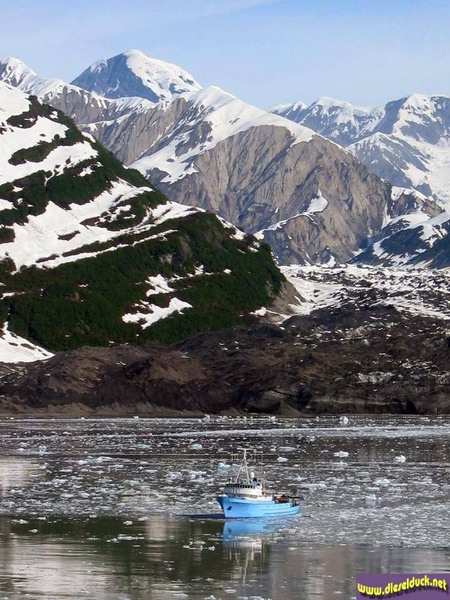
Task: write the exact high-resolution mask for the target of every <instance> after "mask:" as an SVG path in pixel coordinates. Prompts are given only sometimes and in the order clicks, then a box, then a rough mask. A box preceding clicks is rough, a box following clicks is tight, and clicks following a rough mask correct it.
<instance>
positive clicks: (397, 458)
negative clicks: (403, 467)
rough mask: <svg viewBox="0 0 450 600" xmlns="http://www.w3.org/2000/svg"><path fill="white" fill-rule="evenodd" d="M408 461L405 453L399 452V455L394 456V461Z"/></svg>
mask: <svg viewBox="0 0 450 600" xmlns="http://www.w3.org/2000/svg"><path fill="white" fill-rule="evenodd" d="M405 461H406V456H404V455H403V454H399V455H398V456H394V462H398V463H404V462H405Z"/></svg>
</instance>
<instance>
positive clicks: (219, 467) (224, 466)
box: [217, 462, 231, 471]
mask: <svg viewBox="0 0 450 600" xmlns="http://www.w3.org/2000/svg"><path fill="white" fill-rule="evenodd" d="M217 468H218V469H219V470H220V471H222V470H224V469H231V465H227V464H226V463H224V462H220V463H218V464H217Z"/></svg>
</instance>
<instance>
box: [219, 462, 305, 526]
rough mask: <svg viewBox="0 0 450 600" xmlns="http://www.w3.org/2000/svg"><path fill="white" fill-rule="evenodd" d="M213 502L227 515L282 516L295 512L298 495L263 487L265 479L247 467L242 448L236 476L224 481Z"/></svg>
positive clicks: (229, 517) (297, 509)
mask: <svg viewBox="0 0 450 600" xmlns="http://www.w3.org/2000/svg"><path fill="white" fill-rule="evenodd" d="M217 502H218V503H219V504H220V506H221V508H222V510H223V514H224V517H225V518H227V519H242V518H252V519H254V518H265V517H282V516H286V515H295V514H297V513H298V511H299V510H300V504H299V498H298V497H294V496H289V495H287V494H274V493H272V492H269V491H267V490H266V488H265V482H264V481H260V480H258V478H257V477H256V476H255V473H254V472H253V471H250V469H249V467H248V464H247V451H246V450H244V456H243V459H242V462H241V465H240V467H239V471H238V473H237V475H236V478H235V479H234V480H233V479H230V480H229V481H228V482H227V483H226V484H225V486H224V488H223V493H222V494H221V495H220V496H217Z"/></svg>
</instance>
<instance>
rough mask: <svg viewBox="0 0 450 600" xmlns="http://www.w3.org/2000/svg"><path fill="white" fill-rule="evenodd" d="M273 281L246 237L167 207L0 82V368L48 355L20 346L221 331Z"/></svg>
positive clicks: (54, 114) (257, 302)
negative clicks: (6, 363)
mask: <svg viewBox="0 0 450 600" xmlns="http://www.w3.org/2000/svg"><path fill="white" fill-rule="evenodd" d="M247 279H248V281H247ZM282 279H283V278H282V276H281V274H280V273H279V272H278V270H277V268H276V267H275V265H274V263H273V261H272V257H271V255H270V253H269V252H268V250H267V248H265V247H263V246H261V245H260V244H259V243H258V242H257V241H256V240H255V238H253V237H251V236H245V235H244V234H243V233H242V232H240V231H237V230H236V229H235V228H234V227H233V226H232V225H231V224H229V223H226V222H224V221H223V220H219V219H218V218H217V217H215V216H213V215H210V214H206V213H205V212H204V211H201V210H199V209H197V208H193V207H190V206H186V205H183V204H179V203H175V202H168V201H167V198H166V197H165V196H163V195H162V194H161V193H160V192H158V191H155V190H154V189H153V188H152V187H151V186H150V184H149V182H148V181H147V180H146V179H144V177H143V176H142V175H141V174H140V173H139V172H138V171H136V170H133V169H128V168H126V167H124V166H123V165H122V164H121V163H120V162H119V161H118V160H117V159H116V158H115V157H114V156H113V155H112V154H111V153H110V152H108V151H107V150H106V149H105V148H103V147H102V146H101V145H100V144H99V143H98V142H96V141H95V140H94V138H93V137H92V136H89V135H83V134H82V133H81V132H80V130H79V129H78V128H77V127H76V126H75V124H74V123H73V122H72V121H71V120H70V119H69V118H68V117H67V116H66V115H64V114H63V113H62V112H60V111H58V110H57V109H54V108H52V107H51V106H48V105H43V104H41V103H40V102H39V101H38V100H37V99H36V97H35V96H28V95H26V94H24V93H23V92H21V91H20V90H18V89H16V88H13V87H11V86H9V85H8V84H5V83H0V326H1V327H2V328H3V329H2V333H3V335H2V336H0V360H5V359H6V358H8V357H12V359H13V360H17V359H18V358H17V357H18V355H20V357H22V359H23V360H32V359H33V358H36V357H43V356H48V352H46V351H45V350H43V349H39V348H36V347H35V346H34V345H30V343H29V341H31V342H32V344H38V346H40V347H43V348H45V349H46V350H61V349H66V348H74V347H78V346H80V345H83V344H90V345H108V344H110V343H118V342H133V343H139V342H140V341H144V340H148V339H160V340H163V341H166V342H167V341H173V340H174V339H177V338H179V337H182V336H184V335H189V334H190V333H194V332H198V331H201V330H203V329H215V328H219V327H223V326H226V325H231V324H233V323H236V322H239V321H240V320H241V319H242V318H243V315H245V314H248V312H251V311H253V310H255V309H258V308H260V307H261V305H263V304H267V303H270V302H271V301H272V300H273V298H274V297H275V296H276V294H277V293H278V291H279V290H280V286H281V282H282ZM236 286H238V287H239V288H241V287H242V288H244V289H248V290H249V294H250V295H249V296H247V295H246V294H245V295H244V296H245V297H244V296H242V294H237V293H236ZM219 290H220V293H219ZM250 290H251V291H250ZM210 297H215V300H214V302H209V298H210ZM22 338H24V339H22ZM26 340H28V342H27V341H26ZM11 346H14V352H13V353H11V352H10V351H9V350H10V348H11Z"/></svg>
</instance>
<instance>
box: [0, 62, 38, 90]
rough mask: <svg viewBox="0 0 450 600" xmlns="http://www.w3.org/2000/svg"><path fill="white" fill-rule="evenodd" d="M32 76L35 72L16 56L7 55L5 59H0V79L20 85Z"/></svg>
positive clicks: (16, 85)
mask: <svg viewBox="0 0 450 600" xmlns="http://www.w3.org/2000/svg"><path fill="white" fill-rule="evenodd" d="M34 77H36V73H35V72H34V71H33V70H32V69H30V67H28V66H27V65H26V64H25V63H24V62H22V61H21V60H19V59H18V58H14V57H13V56H8V57H7V58H5V60H0V81H6V82H7V83H10V84H11V85H13V86H14V87H21V86H22V85H23V83H24V82H25V81H26V80H28V79H30V78H34Z"/></svg>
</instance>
